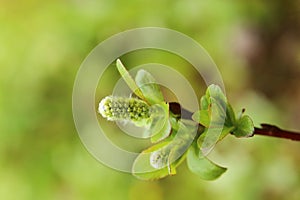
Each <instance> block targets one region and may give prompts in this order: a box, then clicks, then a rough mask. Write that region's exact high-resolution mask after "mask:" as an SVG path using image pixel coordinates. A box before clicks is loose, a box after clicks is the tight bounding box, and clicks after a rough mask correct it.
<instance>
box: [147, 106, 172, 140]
mask: <svg viewBox="0 0 300 200" xmlns="http://www.w3.org/2000/svg"><path fill="white" fill-rule="evenodd" d="M150 110H151V125H150V128H149V130H147V135H150V136H151V142H152V143H156V142H159V141H161V140H163V139H165V138H166V137H168V136H169V135H170V132H171V128H172V127H171V123H170V121H169V105H168V104H167V103H165V102H163V103H160V104H155V105H152V106H151V107H150Z"/></svg>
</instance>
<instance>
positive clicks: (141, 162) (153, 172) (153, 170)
mask: <svg viewBox="0 0 300 200" xmlns="http://www.w3.org/2000/svg"><path fill="white" fill-rule="evenodd" d="M170 143H171V141H164V142H161V143H158V144H155V145H153V146H152V147H150V148H148V149H147V150H145V151H143V152H142V153H140V154H139V155H138V157H137V158H136V159H135V161H134V163H133V168H132V173H133V175H134V176H135V177H137V178H138V179H141V180H157V179H160V178H164V177H166V176H168V175H174V174H176V167H177V166H178V165H180V163H181V162H182V161H183V160H184V159H185V155H183V156H181V157H180V158H179V159H177V160H176V161H175V162H173V163H170V158H169V157H170V154H166V155H165V156H167V157H166V158H164V157H163V159H165V160H166V162H168V163H153V160H152V161H151V159H152V158H151V156H153V153H156V152H158V153H160V151H163V150H165V149H164V148H166V147H167V145H169V144H170ZM170 153H171V152H170ZM151 162H152V163H151ZM157 162H161V161H157ZM154 164H157V165H158V166H157V167H154V166H153V165H154ZM160 165H161V166H164V165H165V167H162V168H159V167H161V166H160ZM157 168H159V169H157Z"/></svg>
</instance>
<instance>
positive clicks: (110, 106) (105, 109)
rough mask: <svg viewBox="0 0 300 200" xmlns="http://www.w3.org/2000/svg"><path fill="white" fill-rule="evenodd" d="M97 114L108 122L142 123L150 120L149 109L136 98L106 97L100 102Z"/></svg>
mask: <svg viewBox="0 0 300 200" xmlns="http://www.w3.org/2000/svg"><path fill="white" fill-rule="evenodd" d="M98 111H99V113H100V114H101V115H102V116H103V117H104V118H106V119H107V120H110V121H131V122H133V123H136V122H142V121H145V120H147V119H149V118H150V107H149V105H148V104H147V103H145V102H144V101H142V100H140V99H137V98H123V97H113V96H108V97H105V98H104V99H102V100H101V102H100V103H99V108H98Z"/></svg>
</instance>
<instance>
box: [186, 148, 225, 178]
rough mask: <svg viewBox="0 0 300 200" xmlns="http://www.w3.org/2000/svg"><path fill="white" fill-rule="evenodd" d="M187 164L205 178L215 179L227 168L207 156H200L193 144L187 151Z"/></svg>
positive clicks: (192, 170)
mask: <svg viewBox="0 0 300 200" xmlns="http://www.w3.org/2000/svg"><path fill="white" fill-rule="evenodd" d="M187 165H188V168H189V169H190V170H191V172H193V173H195V174H197V175H198V176H200V178H202V179H204V180H214V179H216V178H218V177H220V176H221V175H222V174H223V173H224V172H225V171H226V170H227V169H226V168H223V167H221V166H219V165H216V164H214V163H213V162H212V161H210V160H209V159H208V158H206V157H200V156H199V154H198V153H197V149H196V147H195V146H192V147H191V148H190V149H189V151H188V153H187Z"/></svg>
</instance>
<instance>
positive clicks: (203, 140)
mask: <svg viewBox="0 0 300 200" xmlns="http://www.w3.org/2000/svg"><path fill="white" fill-rule="evenodd" d="M233 130H234V127H227V126H224V127H211V128H206V129H205V130H204V132H203V133H202V134H201V135H200V136H199V138H198V140H197V146H198V148H199V149H201V151H202V153H203V154H204V155H207V154H208V153H209V152H210V150H211V149H212V148H213V147H214V145H215V144H216V143H218V142H219V141H221V140H222V139H224V138H225V137H226V136H227V135H228V134H229V133H230V132H231V131H233Z"/></svg>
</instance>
